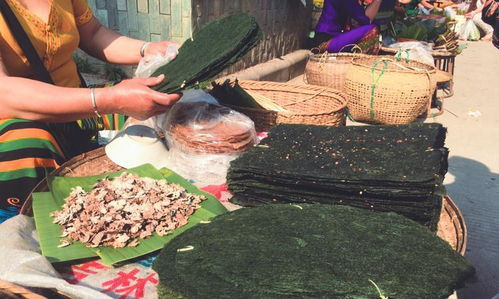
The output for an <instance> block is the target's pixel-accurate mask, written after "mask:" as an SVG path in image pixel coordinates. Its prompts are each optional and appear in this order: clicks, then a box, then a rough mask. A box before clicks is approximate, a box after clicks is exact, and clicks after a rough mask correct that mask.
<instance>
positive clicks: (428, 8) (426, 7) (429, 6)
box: [418, 0, 443, 15]
mask: <svg viewBox="0 0 499 299" xmlns="http://www.w3.org/2000/svg"><path fill="white" fill-rule="evenodd" d="M418 9H419V13H421V14H425V15H429V14H431V12H432V10H435V11H437V12H441V11H443V8H441V7H439V5H438V2H437V1H431V0H421V1H420V2H419V4H418Z"/></svg>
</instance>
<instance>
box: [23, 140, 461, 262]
mask: <svg viewBox="0 0 499 299" xmlns="http://www.w3.org/2000/svg"><path fill="white" fill-rule="evenodd" d="M120 170H123V168H122V167H121V166H118V165H116V164H114V163H113V162H112V161H111V160H109V158H108V157H107V156H106V153H105V151H104V148H103V147H101V148H98V149H96V150H93V151H91V152H88V153H85V154H82V155H79V156H77V157H74V158H73V159H71V160H69V161H67V162H66V163H64V164H63V165H61V167H60V168H58V169H56V170H54V171H53V172H52V175H58V176H69V177H74V176H90V175H98V174H102V173H106V172H113V171H120ZM46 191H48V187H47V182H46V180H43V181H41V182H40V183H39V184H38V185H37V186H36V187H35V188H34V189H33V192H46ZM31 202H32V197H31V195H30V196H29V198H28V199H27V200H26V203H25V204H24V205H23V207H22V209H21V214H23V215H28V216H32V215H33V211H32V206H31ZM437 235H438V236H439V237H440V238H442V239H443V240H445V241H447V242H448V243H449V244H450V245H451V247H452V248H453V249H454V250H456V251H457V252H458V253H459V254H461V255H464V253H465V252H466V242H467V236H468V232H467V229H466V224H465V223H464V218H463V215H462V213H461V211H460V210H459V208H458V207H457V206H456V204H455V203H454V202H453V201H452V199H451V198H450V197H449V196H446V197H444V198H443V204H442V212H441V214H440V222H439V223H438V231H437Z"/></svg>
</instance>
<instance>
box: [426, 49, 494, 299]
mask: <svg viewBox="0 0 499 299" xmlns="http://www.w3.org/2000/svg"><path fill="white" fill-rule="evenodd" d="M454 79H455V89H454V90H455V95H454V96H453V97H452V98H449V99H446V100H445V102H444V108H445V110H446V111H445V113H444V114H443V115H441V116H439V117H436V118H435V119H433V120H430V121H436V122H440V123H442V124H444V125H445V126H446V127H447V128H448V136H447V141H446V143H447V146H448V147H449V149H450V156H449V173H448V175H447V176H446V181H445V182H446V187H447V190H448V193H449V195H450V196H451V197H452V199H453V200H454V201H455V202H456V204H457V205H458V206H459V208H460V209H461V211H462V212H463V215H464V219H465V222H466V224H467V227H468V249H467V252H466V257H467V258H468V259H469V260H470V261H471V262H472V263H473V265H474V266H475V267H476V269H477V275H476V277H475V279H474V280H473V282H472V283H470V284H469V285H467V287H466V288H465V289H464V290H461V291H460V292H458V298H460V299H461V298H473V299H475V298H491V297H494V296H495V295H496V294H498V295H499V149H498V147H499V50H497V49H495V48H494V47H493V46H492V45H491V44H490V43H485V42H474V43H469V44H468V49H466V50H465V51H464V52H463V54H461V55H459V56H457V58H456V70H455V76H454ZM470 112H471V114H475V115H477V116H476V117H475V116H471V115H470ZM473 112H474V113H473Z"/></svg>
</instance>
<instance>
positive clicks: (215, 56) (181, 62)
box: [153, 13, 262, 93]
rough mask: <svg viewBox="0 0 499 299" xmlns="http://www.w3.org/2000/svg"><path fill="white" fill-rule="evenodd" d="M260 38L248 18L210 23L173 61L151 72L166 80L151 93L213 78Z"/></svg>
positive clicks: (251, 18)
mask: <svg viewBox="0 0 499 299" xmlns="http://www.w3.org/2000/svg"><path fill="white" fill-rule="evenodd" d="M261 37H262V31H261V30H260V27H259V26H258V24H257V22H256V21H255V19H254V18H253V17H251V16H249V15H247V14H244V13H240V14H234V15H231V16H228V17H225V18H223V19H220V20H216V21H213V22H211V23H209V24H208V25H206V26H205V27H203V28H201V30H199V31H198V32H196V33H194V35H193V36H192V38H191V39H187V40H186V41H185V42H184V44H183V45H182V47H180V49H179V53H178V56H177V57H176V58H175V59H174V60H173V61H171V62H170V63H168V64H166V65H165V66H163V67H160V68H159V69H158V70H157V71H156V72H154V74H153V76H159V75H161V74H164V75H165V77H166V79H165V80H164V81H163V82H162V83H160V84H159V85H157V86H155V87H154V89H155V90H157V91H161V92H165V93H175V92H179V91H181V90H184V89H188V88H191V87H194V86H196V84H199V83H200V82H204V81H206V80H209V79H211V78H214V77H215V76H216V75H218V74H219V73H220V72H222V71H223V70H224V69H225V68H227V67H228V66H230V65H231V64H233V63H235V62H236V61H238V60H239V59H240V58H241V57H242V56H243V55H245V54H246V53H247V52H248V51H249V50H251V49H252V48H253V47H254V46H256V45H257V43H258V42H259V41H260V39H261Z"/></svg>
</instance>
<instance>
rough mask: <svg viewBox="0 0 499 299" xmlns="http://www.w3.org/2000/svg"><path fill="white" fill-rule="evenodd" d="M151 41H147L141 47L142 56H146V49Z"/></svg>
mask: <svg viewBox="0 0 499 299" xmlns="http://www.w3.org/2000/svg"><path fill="white" fill-rule="evenodd" d="M149 44H150V42H145V43H144V44H142V47H140V57H144V52H145V51H146V48H147V46H149Z"/></svg>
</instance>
